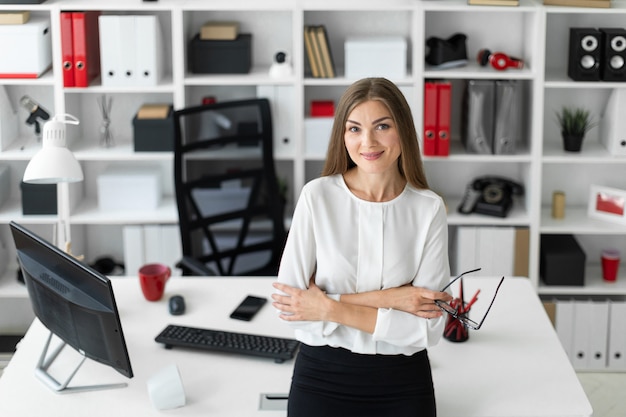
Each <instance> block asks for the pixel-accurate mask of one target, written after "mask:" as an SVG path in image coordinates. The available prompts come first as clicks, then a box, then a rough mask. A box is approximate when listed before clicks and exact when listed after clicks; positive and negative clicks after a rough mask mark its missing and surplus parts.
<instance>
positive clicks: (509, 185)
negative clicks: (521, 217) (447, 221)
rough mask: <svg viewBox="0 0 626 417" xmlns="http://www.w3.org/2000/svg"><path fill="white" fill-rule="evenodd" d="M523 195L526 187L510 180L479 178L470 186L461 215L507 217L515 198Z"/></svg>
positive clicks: (462, 204) (460, 211)
mask: <svg viewBox="0 0 626 417" xmlns="http://www.w3.org/2000/svg"><path fill="white" fill-rule="evenodd" d="M522 194H524V187H523V186H522V185H521V184H519V183H517V182H514V181H512V180H510V179H508V178H503V177H497V176H485V177H479V178H476V179H475V180H474V181H472V182H471V183H470V184H468V186H467V188H466V190H465V195H464V196H463V201H461V205H460V206H459V213H462V214H470V213H479V214H486V215H488V216H495V217H506V216H507V215H508V213H509V210H510V209H511V206H512V205H513V196H515V195H522Z"/></svg>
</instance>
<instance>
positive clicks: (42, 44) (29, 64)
mask: <svg viewBox="0 0 626 417" xmlns="http://www.w3.org/2000/svg"><path fill="white" fill-rule="evenodd" d="M50 39H51V38H50V20H49V19H46V18H31V19H30V20H29V21H28V23H24V24H22V25H0V57H2V59H0V78H37V77H39V76H40V75H41V74H43V73H44V72H46V71H47V70H48V68H50V66H51V65H52V43H51V41H50Z"/></svg>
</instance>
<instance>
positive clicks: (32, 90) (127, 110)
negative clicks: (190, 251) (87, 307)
mask: <svg viewBox="0 0 626 417" xmlns="http://www.w3.org/2000/svg"><path fill="white" fill-rule="evenodd" d="M613 3H614V5H613V7H612V8H611V9H589V8H568V7H546V6H543V5H542V4H541V2H536V1H534V0H521V2H520V5H519V6H518V7H497V6H469V5H467V4H466V1H465V0H445V1H443V0H440V1H437V0H388V1H386V2H380V1H376V0H270V1H264V2H250V1H247V0H229V1H219V0H217V1H212V2H207V1H203V0H159V1H158V2H142V1H140V0H108V1H106V2H90V1H87V0H49V1H47V2H46V3H44V4H41V5H29V6H25V5H0V10H24V9H27V10H30V11H31V13H32V15H33V16H46V17H48V18H49V19H50V21H51V30H52V52H53V68H52V69H51V70H50V71H48V72H47V73H45V74H44V75H43V76H42V77H41V78H38V79H34V80H19V79H17V80H16V79H2V80H0V85H2V86H4V87H5V88H6V89H7V91H8V94H9V96H10V97H11V99H12V100H13V101H14V102H16V103H17V101H18V100H19V98H20V97H21V96H22V95H23V94H29V95H30V96H32V97H33V98H35V99H36V100H37V101H39V102H40V103H41V104H42V105H43V106H44V107H45V108H47V109H48V110H49V111H50V112H51V113H52V114H55V113H63V112H68V113H71V114H74V115H75V116H77V117H78V118H79V119H80V120H81V124H80V126H78V127H69V128H68V135H69V137H70V142H71V144H70V147H71V149H72V151H73V152H74V153H75V155H76V156H77V158H78V159H79V160H80V161H81V164H82V166H83V170H84V171H85V182H84V183H82V184H79V185H75V186H73V187H72V189H71V195H72V198H73V203H74V204H73V209H72V215H71V216H72V218H71V222H72V225H73V227H72V235H73V238H74V239H73V240H74V248H75V252H76V253H84V254H85V255H86V257H87V260H88V261H92V260H93V259H94V258H95V257H97V256H101V255H103V254H107V255H113V256H114V257H118V258H119V257H121V254H122V229H123V226H124V225H128V224H175V223H176V222H177V213H176V208H175V203H174V199H173V184H172V180H171V178H172V175H171V170H172V167H171V165H172V159H173V158H172V154H171V153H167V152H165V153H163V152H154V153H135V152H133V150H132V149H133V148H132V126H131V120H132V117H133V116H134V114H135V113H136V111H137V109H138V108H139V107H140V105H141V104H143V103H145V102H164V101H165V102H171V103H173V105H174V107H175V108H183V107H185V106H190V105H196V104H199V103H200V102H201V99H202V97H205V96H215V97H216V98H217V99H218V100H219V101H225V100H230V99H237V98H244V97H251V96H265V97H268V98H270V100H271V101H272V103H273V106H274V108H273V113H274V117H275V123H274V126H275V155H276V161H277V162H276V163H277V170H278V172H279V175H280V176H281V177H283V178H285V179H286V180H287V182H288V186H289V197H288V202H289V204H290V206H291V207H292V206H293V203H294V201H295V200H296V198H297V196H298V193H299V190H300V189H301V188H302V186H303V185H304V184H305V183H306V182H307V181H308V180H310V179H312V178H314V177H316V176H317V175H318V173H319V171H320V169H321V167H322V164H323V156H320V155H307V154H306V152H305V143H304V131H305V129H304V119H305V117H306V116H307V115H308V112H309V108H308V103H309V102H310V101H311V100H314V99H326V100H329V99H330V100H337V99H338V98H339V96H340V95H341V93H342V92H343V90H344V89H345V88H346V87H347V86H348V85H350V84H351V83H352V82H353V81H355V80H353V79H349V78H346V77H345V75H344V70H343V68H344V56H343V51H344V48H343V43H344V41H345V40H346V38H347V37H348V36H352V35H382V34H384V35H400V36H402V37H404V38H406V39H407V41H408V47H409V48H408V61H407V62H408V68H407V75H406V77H403V78H401V79H393V80H392V81H394V82H395V83H397V84H398V85H399V86H400V88H401V89H402V90H403V92H404V93H405V94H406V96H407V99H408V100H409V102H410V104H411V106H412V109H413V111H414V115H415V120H416V123H417V129H418V132H420V133H421V131H422V127H423V126H422V117H421V115H422V114H423V110H424V109H423V107H424V106H423V90H424V88H423V86H424V82H425V81H426V80H429V79H439V78H444V79H447V80H450V81H451V82H452V85H453V96H452V101H453V104H452V125H451V138H452V140H451V154H450V156H449V157H445V158H441V157H425V158H424V160H425V165H426V170H427V174H428V177H429V181H430V183H431V186H432V188H433V189H435V190H436V191H437V192H439V193H441V194H442V195H443V196H444V198H445V199H446V201H447V202H448V206H449V208H450V210H449V211H450V213H449V224H450V226H451V228H452V229H453V228H455V227H457V226H462V225H478V226H481V225H484V226H516V227H527V228H529V230H530V251H529V253H530V259H529V271H530V272H529V275H530V277H529V278H530V279H531V281H532V282H533V283H534V285H535V286H536V288H537V291H538V293H539V294H541V295H546V296H551V295H555V294H558V295H573V296H577V295H588V294H589V295H590V294H596V295H597V294H600V293H601V294H604V295H608V296H617V297H621V296H625V295H626V290H625V289H624V287H623V286H622V285H616V286H610V285H605V284H603V283H601V282H597V281H599V276H600V272H599V250H600V248H601V247H602V246H603V245H605V244H608V243H610V244H611V245H612V246H616V247H618V248H620V249H621V250H622V252H623V253H626V227H619V226H616V225H611V224H607V223H604V222H600V221H592V220H589V219H588V218H587V217H586V213H585V210H586V201H587V198H588V190H589V185H591V184H601V185H607V186H613V187H616V188H625V187H626V184H625V183H624V178H626V164H624V163H623V162H624V161H625V160H624V159H623V158H616V157H612V156H610V155H609V154H608V152H607V151H606V150H605V149H604V147H602V145H600V144H599V140H598V132H597V129H594V130H592V131H591V132H590V133H589V135H588V138H587V139H586V141H585V143H584V144H583V151H582V152H581V153H580V154H566V153H565V152H563V151H562V150H561V149H562V147H561V145H560V135H559V132H558V129H557V126H556V124H555V122H554V109H556V108H558V107H560V106H561V105H562V104H566V103H572V102H581V103H584V104H585V105H587V106H589V107H590V109H591V110H592V112H593V113H594V114H596V115H597V116H598V117H599V116H600V115H601V114H602V112H603V110H604V106H606V102H607V99H608V96H609V94H610V92H611V91H612V90H613V89H616V88H624V87H626V84H621V83H606V82H594V83H582V82H574V81H571V80H569V79H568V78H567V43H568V37H569V29H568V28H569V27H570V26H580V27H583V26H585V27H586V26H595V27H600V26H602V27H622V26H626V24H624V21H626V8H625V7H624V5H623V3H622V2H621V0H614V2H613ZM70 10H100V11H102V13H103V14H153V15H157V16H158V18H159V22H160V24H161V27H162V32H163V34H164V55H165V62H166V65H165V77H164V79H163V81H162V82H161V83H160V84H159V85H158V86H155V87H141V88H133V87H124V88H122V87H116V88H109V87H104V86H102V85H101V83H100V81H99V80H96V81H95V82H94V83H92V85H90V86H89V87H87V88H64V87H63V79H62V74H61V71H60V70H59V69H60V62H61V47H60V24H59V18H60V13H61V12H62V11H70ZM208 20H236V21H238V22H239V23H240V32H242V33H252V34H253V44H252V57H253V58H252V59H253V63H252V70H251V71H250V73H249V74H245V75H201V74H192V73H190V72H189V71H188V69H187V56H188V52H187V42H188V40H189V39H191V37H192V36H193V35H195V33H197V32H198V31H199V29H200V26H201V25H202V24H203V23H204V22H206V21H208ZM312 24H324V25H325V26H326V28H327V30H328V34H329V38H330V46H331V50H332V53H333V57H334V60H335V64H336V66H337V73H338V76H337V77H336V78H332V79H319V78H311V77H309V76H308V75H306V74H305V51H304V46H303V31H302V28H303V26H304V25H312ZM457 32H461V33H465V34H466V35H467V51H468V57H469V59H470V62H469V64H468V65H467V66H465V67H462V68H456V69H450V70H436V69H433V68H430V67H428V66H426V65H425V63H424V56H425V54H426V46H425V41H426V39H428V38H429V37H431V36H437V37H441V38H447V37H449V36H451V35H452V34H454V33H457ZM482 48H489V49H490V50H492V51H503V52H506V53H507V54H509V55H512V56H516V57H518V58H521V59H523V60H524V62H525V66H524V68H523V69H521V70H507V71H496V70H494V69H492V68H487V67H480V66H478V65H477V64H476V63H475V60H474V57H475V56H476V54H477V52H478V51H479V50H480V49H482ZM278 51H285V52H286V53H287V54H288V56H289V57H290V58H291V62H292V64H293V67H294V72H293V74H294V75H293V76H291V77H287V78H285V79H273V78H270V77H269V75H268V69H269V67H270V64H271V62H272V59H273V56H274V54H275V53H276V52H278ZM371 58H372V59H373V60H374V59H376V56H372V57H371ZM469 79H514V80H518V81H519V82H520V83H521V84H522V86H523V94H524V111H523V123H522V138H523V140H522V142H523V143H522V144H521V145H520V146H519V151H518V153H517V154H516V155H505V156H494V155H471V154H467V153H465V151H464V150H463V148H462V145H461V142H460V129H461V100H462V97H461V94H462V90H463V86H464V84H465V82H466V81H467V80H469ZM102 94H106V95H107V96H109V97H112V98H113V114H112V127H113V129H114V133H115V146H114V147H111V148H103V147H101V146H100V144H99V137H98V133H97V132H98V128H99V124H100V121H101V118H100V115H99V112H98V107H97V105H96V99H97V98H98V97H99V96H100V95H102ZM17 107H18V106H17V104H16V108H17ZM18 112H19V113H20V114H19V118H20V119H24V120H25V118H26V117H27V115H26V113H25V111H24V110H22V109H19V110H18ZM420 136H421V134H420ZM37 146H38V144H37V143H36V142H35V140H34V139H33V134H32V131H31V129H30V128H29V127H27V126H26V125H25V124H24V123H21V121H20V127H19V138H17V139H16V140H15V142H14V144H13V145H12V146H11V147H10V148H9V149H7V150H6V151H4V152H0V163H2V164H7V165H9V166H10V169H11V176H12V183H13V185H12V189H11V201H10V202H9V203H7V204H5V205H3V206H2V207H0V240H1V241H2V242H4V244H5V245H6V246H10V245H11V242H12V240H11V238H10V236H9V231H8V227H7V226H6V224H7V223H8V222H9V221H10V220H16V221H18V222H20V223H23V224H25V225H27V226H32V227H35V228H36V231H38V232H39V233H41V234H42V235H43V236H46V237H50V236H51V233H52V225H53V224H54V222H55V219H56V217H55V216H23V215H22V214H21V207H20V202H19V200H20V193H19V187H18V182H19V179H20V178H21V176H22V174H23V171H24V168H25V166H26V164H27V162H28V160H29V159H30V158H31V157H32V155H33V154H34V152H35V151H36V149H37ZM128 164H131V165H143V164H146V165H152V166H157V167H159V169H160V170H161V171H162V173H163V178H166V180H165V181H164V184H163V186H164V202H163V204H162V205H161V207H160V208H159V209H158V210H156V211H154V212H141V213H121V212H120V213H102V212H100V211H99V210H98V208H97V207H98V205H97V201H96V191H95V190H96V178H97V176H98V175H99V173H101V172H102V171H103V170H104V169H105V168H106V167H108V166H109V165H128ZM488 174H490V175H503V176H507V177H509V178H512V179H514V180H516V181H518V182H521V183H522V184H524V186H525V191H526V193H525V195H524V197H523V198H521V199H520V201H518V202H516V204H515V207H514V209H513V210H512V212H511V213H510V214H509V216H508V217H506V218H504V219H499V218H496V217H488V216H481V215H470V216H464V215H459V214H457V213H456V207H457V206H458V204H459V202H460V200H461V198H462V195H463V192H464V190H465V186H466V184H467V183H468V182H469V181H470V179H471V178H474V177H477V176H480V175H488ZM557 189H558V190H562V191H565V193H566V196H567V207H566V219H565V220H562V221H555V220H553V219H552V218H551V217H550V215H549V212H550V204H551V198H552V192H553V191H554V190H557ZM544 233H563V234H565V233H568V234H569V233H572V234H574V235H576V236H577V237H578V238H579V239H580V240H581V242H582V243H581V244H583V246H584V248H585V249H586V250H587V259H588V263H589V269H588V270H587V277H588V278H589V283H588V285H586V286H584V287H580V288H571V287H547V286H544V285H542V284H541V281H540V278H539V242H540V236H541V234H544ZM13 259H14V253H13V252H12V250H11V249H10V248H9V262H8V269H7V273H6V276H5V277H4V278H2V279H1V280H0V297H5V298H15V297H23V298H26V297H25V294H26V292H25V291H20V289H19V288H17V289H16V288H15V285H14V283H13V280H14V271H15V269H16V267H17V266H16V264H15V262H14V261H13ZM620 278H621V280H624V281H626V275H622V277H620Z"/></svg>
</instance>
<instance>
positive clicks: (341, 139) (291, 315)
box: [273, 78, 452, 417]
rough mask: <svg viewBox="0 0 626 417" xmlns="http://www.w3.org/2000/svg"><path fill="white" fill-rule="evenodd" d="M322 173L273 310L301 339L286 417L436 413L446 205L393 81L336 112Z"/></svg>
mask: <svg viewBox="0 0 626 417" xmlns="http://www.w3.org/2000/svg"><path fill="white" fill-rule="evenodd" d="M337 107H338V108H337V111H336V115H335V122H334V125H333V129H332V133H331V139H330V144H329V148H328V154H327V158H326V163H325V166H324V169H323V172H322V176H321V177H320V178H318V179H315V180H313V181H311V182H309V183H308V184H306V185H305V187H304V188H303V190H302V193H301V195H300V198H299V200H298V203H297V205H296V209H295V211H294V216H293V220H292V223H291V228H290V231H289V237H288V239H287V243H286V246H285V250H284V253H283V257H282V261H281V265H280V270H279V273H278V280H277V282H276V283H275V284H274V287H275V288H276V289H277V290H278V291H277V293H276V294H274V295H273V299H274V303H273V305H274V306H275V307H276V308H277V309H278V310H279V311H280V318H281V319H282V320H284V321H285V322H287V323H289V324H290V325H292V326H293V327H294V328H295V334H296V338H297V339H298V340H300V341H301V342H302V345H301V348H300V352H299V354H298V356H297V359H296V363H295V368H294V374H293V379H292V385H291V391H290V394H289V405H288V410H289V411H288V413H289V414H288V415H289V416H291V417H307V416H315V417H319V416H326V417H328V416H341V417H347V416H358V417H365V416H393V417H403V416H413V417H414V416H429V417H433V416H435V415H436V411H435V396H434V390H433V382H432V376H431V369H430V363H429V360H428V355H427V352H426V348H427V347H429V346H432V345H434V344H435V343H437V342H438V341H439V339H440V338H441V334H442V331H443V326H444V324H445V323H444V320H445V318H444V317H442V312H441V310H440V309H439V308H438V307H437V306H436V305H435V303H434V300H436V299H440V300H445V301H449V300H450V299H451V298H452V297H451V296H450V295H449V294H447V293H445V292H439V291H438V289H440V288H443V287H444V286H445V285H446V283H448V282H449V279H450V271H449V264H448V253H447V248H448V237H447V222H446V211H445V206H444V204H443V201H442V200H441V198H440V197H439V196H438V195H436V194H435V193H434V192H432V191H430V190H429V189H428V184H427V181H426V177H425V174H424V170H423V166H422V161H421V157H420V152H419V145H418V140H417V135H416V132H415V125H414V122H413V118H412V115H411V110H410V108H409V105H408V104H407V102H406V100H405V98H404V96H403V94H402V93H401V92H400V90H399V89H398V88H397V87H396V86H395V85H394V84H393V83H392V82H390V81H388V80H386V79H384V78H368V79H363V80H360V81H358V82H356V83H354V84H353V85H352V86H350V87H349V88H348V89H347V90H346V92H345V93H344V95H343V96H342V98H341V100H340V101H339V104H338V106H337Z"/></svg>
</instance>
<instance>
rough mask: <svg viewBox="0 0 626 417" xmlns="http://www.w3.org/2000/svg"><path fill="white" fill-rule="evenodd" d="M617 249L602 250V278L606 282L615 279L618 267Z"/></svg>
mask: <svg viewBox="0 0 626 417" xmlns="http://www.w3.org/2000/svg"><path fill="white" fill-rule="evenodd" d="M619 255H620V254H619V251H617V250H613V249H606V250H603V251H602V278H603V279H604V280H605V281H608V282H615V281H616V280H617V270H618V269H619Z"/></svg>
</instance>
